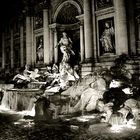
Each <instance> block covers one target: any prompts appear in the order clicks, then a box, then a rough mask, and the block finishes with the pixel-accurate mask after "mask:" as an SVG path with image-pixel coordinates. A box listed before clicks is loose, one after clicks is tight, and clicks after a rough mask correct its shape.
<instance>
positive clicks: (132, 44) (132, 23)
mask: <svg viewBox="0 0 140 140" xmlns="http://www.w3.org/2000/svg"><path fill="white" fill-rule="evenodd" d="M128 3H129V9H131V10H128V14H129V36H130V37H129V43H130V51H131V52H130V53H131V54H132V55H136V38H135V20H134V11H135V10H134V1H133V0H128Z"/></svg>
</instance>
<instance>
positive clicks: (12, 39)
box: [10, 29, 14, 68]
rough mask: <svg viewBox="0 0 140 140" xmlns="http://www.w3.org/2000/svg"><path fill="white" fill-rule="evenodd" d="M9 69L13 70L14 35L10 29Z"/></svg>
mask: <svg viewBox="0 0 140 140" xmlns="http://www.w3.org/2000/svg"><path fill="white" fill-rule="evenodd" d="M10 47H11V68H14V50H13V49H14V48H13V47H14V34H13V30H12V29H11V44H10Z"/></svg>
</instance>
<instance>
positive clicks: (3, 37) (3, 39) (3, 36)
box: [2, 33, 5, 69]
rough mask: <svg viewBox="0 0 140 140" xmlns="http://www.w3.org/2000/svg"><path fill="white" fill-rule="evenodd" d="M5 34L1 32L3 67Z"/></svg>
mask: <svg viewBox="0 0 140 140" xmlns="http://www.w3.org/2000/svg"><path fill="white" fill-rule="evenodd" d="M4 48H5V34H4V33H2V68H3V69H4V68H5V49H4Z"/></svg>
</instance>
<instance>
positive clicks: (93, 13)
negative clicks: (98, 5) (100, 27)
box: [92, 0, 98, 62]
mask: <svg viewBox="0 0 140 140" xmlns="http://www.w3.org/2000/svg"><path fill="white" fill-rule="evenodd" d="M92 25H93V53H94V54H93V55H94V61H96V62H97V57H98V54H97V42H96V36H97V35H96V34H97V30H96V28H97V26H96V19H95V1H94V0H92Z"/></svg>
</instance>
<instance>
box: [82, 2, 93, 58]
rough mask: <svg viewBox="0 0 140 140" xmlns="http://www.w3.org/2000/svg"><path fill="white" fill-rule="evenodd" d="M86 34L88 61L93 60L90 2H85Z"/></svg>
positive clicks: (86, 56) (86, 55)
mask: <svg viewBox="0 0 140 140" xmlns="http://www.w3.org/2000/svg"><path fill="white" fill-rule="evenodd" d="M84 33H85V59H86V60H87V61H88V60H90V59H92V58H93V44H92V40H93V36H92V34H93V33H92V9H91V1H90V0H84Z"/></svg>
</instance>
